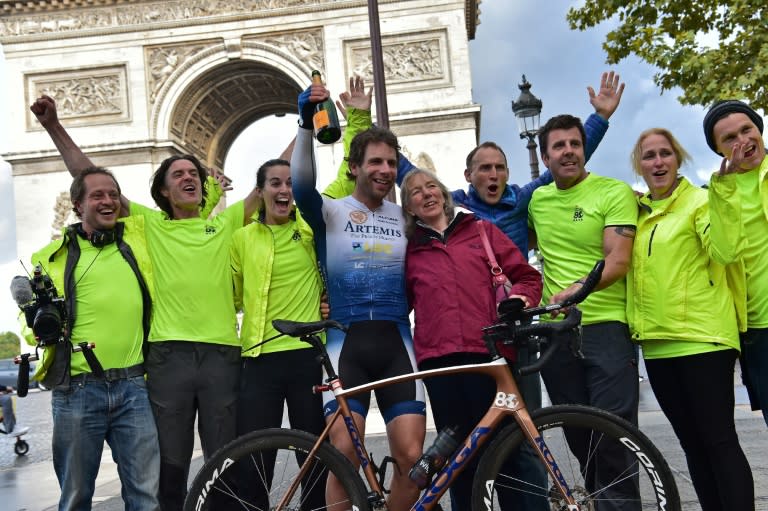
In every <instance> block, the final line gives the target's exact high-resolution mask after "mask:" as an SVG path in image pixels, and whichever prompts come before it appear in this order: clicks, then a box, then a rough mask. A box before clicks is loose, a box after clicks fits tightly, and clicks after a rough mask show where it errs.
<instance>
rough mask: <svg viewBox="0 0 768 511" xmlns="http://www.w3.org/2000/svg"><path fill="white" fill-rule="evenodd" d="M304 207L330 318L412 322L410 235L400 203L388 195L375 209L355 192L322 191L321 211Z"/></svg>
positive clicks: (346, 322)
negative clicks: (331, 193) (407, 291)
mask: <svg viewBox="0 0 768 511" xmlns="http://www.w3.org/2000/svg"><path fill="white" fill-rule="evenodd" d="M299 208H301V204H299ZM302 213H303V214H304V215H305V218H306V220H307V222H308V223H309V225H310V226H312V230H313V231H314V233H315V240H316V243H317V255H318V259H319V261H320V265H321V268H322V269H323V273H324V274H325V277H326V284H327V286H328V298H329V300H330V304H331V318H332V319H335V320H337V321H339V322H341V323H343V324H349V323H351V322H354V321H364V320H373V319H376V320H390V321H397V322H399V323H406V324H407V323H408V303H407V299H406V295H405V248H406V245H407V243H408V240H406V238H405V221H404V219H403V213H402V209H401V208H400V206H398V205H397V204H393V203H391V202H388V201H384V203H383V204H382V205H381V206H380V207H379V208H377V209H376V210H375V211H371V210H369V209H368V208H367V207H366V206H365V205H364V204H363V203H361V202H360V201H358V200H357V199H355V198H353V197H351V196H349V197H344V198H343V199H329V198H327V197H323V198H322V208H321V211H320V212H319V214H318V212H317V211H312V212H310V211H304V210H303V209H302ZM323 233H324V236H323ZM322 240H324V246H323V241H322Z"/></svg>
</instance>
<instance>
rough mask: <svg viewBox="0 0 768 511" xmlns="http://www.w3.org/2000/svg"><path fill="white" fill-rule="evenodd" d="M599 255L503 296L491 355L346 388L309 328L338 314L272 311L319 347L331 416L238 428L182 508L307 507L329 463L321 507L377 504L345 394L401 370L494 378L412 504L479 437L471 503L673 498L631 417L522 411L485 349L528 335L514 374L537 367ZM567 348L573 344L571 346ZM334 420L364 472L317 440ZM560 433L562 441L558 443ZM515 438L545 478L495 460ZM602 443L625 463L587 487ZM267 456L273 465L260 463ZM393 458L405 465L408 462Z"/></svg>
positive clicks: (558, 409)
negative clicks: (518, 495) (326, 498)
mask: <svg viewBox="0 0 768 511" xmlns="http://www.w3.org/2000/svg"><path fill="white" fill-rule="evenodd" d="M603 265H604V264H603V262H602V261H600V262H599V263H598V264H597V265H595V268H594V269H593V271H592V272H591V273H590V275H589V277H588V278H587V279H586V283H585V284H584V286H583V287H582V289H581V290H580V291H579V292H578V293H577V294H576V295H574V296H572V297H571V298H569V299H567V300H566V301H565V302H563V303H560V304H552V305H547V306H541V307H533V308H529V309H522V302H520V301H519V300H508V301H506V302H502V304H500V307H499V308H500V311H499V317H500V319H499V321H498V322H497V323H495V324H493V325H491V326H489V327H486V328H485V329H484V338H485V340H486V344H487V346H488V350H489V352H490V354H491V355H492V360H491V361H490V362H487V363H482V364H473V365H465V366H454V367H447V368H441V369H432V370H428V371H418V372H415V373H412V374H405V375H401V376H397V377H392V378H387V379H384V380H379V381H374V382H371V383H368V384H365V385H360V386H357V387H354V388H350V389H344V388H343V386H342V383H341V381H340V379H339V377H338V375H337V374H336V372H335V370H334V368H333V366H332V364H331V363H330V361H329V360H328V357H327V353H326V352H325V347H324V345H323V344H322V342H321V341H320V339H319V338H318V334H319V333H320V332H322V331H324V330H325V329H327V328H340V329H342V330H343V329H344V327H343V326H342V325H340V324H338V323H336V322H335V321H319V322H313V323H296V322H291V321H281V320H275V321H274V322H273V325H274V326H275V328H276V329H277V331H278V332H280V333H281V334H284V335H290V336H293V337H299V338H301V339H302V340H304V341H305V342H308V343H309V344H311V345H312V346H313V347H314V348H315V349H316V350H317V351H318V353H319V357H318V358H319V360H320V362H321V363H322V364H323V367H324V369H325V371H326V375H327V379H326V381H325V383H324V384H322V385H319V386H316V390H318V391H325V390H330V391H332V392H333V393H334V395H335V397H336V399H337V401H338V405H339V406H338V410H337V411H336V412H335V413H334V414H333V415H332V416H331V417H330V420H329V421H328V425H327V426H326V428H325V430H323V432H322V433H321V434H320V436H313V435H310V434H308V433H305V432H302V431H297V430H290V429H268V430H262V431H255V432H252V433H249V434H246V435H243V436H241V437H239V438H237V439H236V440H234V441H233V442H231V443H230V444H228V445H226V446H224V447H223V448H221V449H220V450H219V451H218V452H216V453H215V454H214V455H213V456H212V457H211V458H210V459H209V460H208V461H207V462H206V463H205V464H204V465H203V467H202V468H201V469H200V472H199V473H198V474H197V476H196V477H195V479H194V481H193V483H192V485H191V487H190V490H189V494H188V496H187V499H186V501H185V505H184V510H185V511H203V510H207V509H212V507H211V503H210V500H211V499H210V498H209V497H210V496H211V495H212V494H214V493H216V494H218V496H217V498H218V501H219V502H221V500H222V498H226V497H229V498H231V502H232V504H233V505H232V506H230V507H231V508H233V509H262V510H267V509H269V510H298V509H302V510H305V509H309V506H308V505H307V504H306V500H307V496H308V495H309V494H310V493H311V492H312V489H313V488H314V489H315V491H317V490H318V488H324V487H325V475H326V473H327V472H328V471H330V472H331V473H333V474H334V475H335V476H336V477H337V478H338V480H339V481H340V482H341V484H342V485H343V487H344V489H345V491H346V493H347V496H348V501H345V502H333V503H325V504H326V507H327V508H333V509H334V510H335V509H353V510H368V509H382V508H386V499H385V494H386V492H387V490H386V488H385V478H386V467H387V464H388V463H387V461H386V460H385V461H384V462H382V464H381V466H377V465H376V464H374V463H373V462H372V458H371V456H370V455H369V454H368V453H367V450H366V447H365V444H364V439H363V438H362V437H361V436H360V435H359V434H358V432H357V429H356V428H355V424H354V421H353V420H352V414H351V412H350V409H349V406H348V405H347V397H349V396H353V395H355V394H358V393H362V392H369V391H371V390H373V389H376V388H379V387H382V386H385V385H390V384H394V383H399V382H403V381H412V380H416V379H424V378H429V377H432V376H440V375H449V374H456V373H461V372H476V373H482V374H486V375H488V376H491V377H492V378H494V380H495V381H496V385H497V393H496V397H495V399H494V400H493V402H492V403H490V406H489V409H488V412H487V413H486V415H485V416H484V417H483V418H482V419H481V421H480V422H479V423H478V424H477V426H475V428H474V429H473V430H472V432H471V433H470V434H469V435H468V436H467V438H465V439H464V440H463V441H462V442H459V443H458V448H457V449H455V451H454V452H453V454H452V455H450V456H448V460H447V462H446V463H445V464H444V466H442V467H441V468H440V469H439V470H438V471H437V473H436V474H434V477H430V479H429V482H428V485H427V487H426V489H425V490H424V491H423V492H422V493H421V496H420V497H419V499H418V500H417V501H416V503H415V504H414V505H413V506H412V508H411V509H412V510H418V511H422V510H423V511H429V510H432V509H442V506H441V504H440V503H439V501H440V498H441V497H442V496H443V494H444V493H445V492H446V490H447V489H448V488H449V487H450V485H451V483H452V482H453V480H454V478H455V477H456V476H457V475H458V474H459V473H460V472H461V471H462V469H463V467H464V465H465V464H466V462H467V461H468V460H469V459H471V458H472V457H473V456H475V455H477V453H478V451H479V450H480V449H481V448H483V446H485V445H487V448H485V449H484V452H483V453H482V455H481V457H480V460H479V463H478V465H477V471H476V473H475V476H474V479H473V485H472V509H474V510H491V509H502V505H501V503H500V501H503V500H504V499H505V495H508V494H509V492H514V491H526V492H536V493H537V494H539V495H542V496H545V497H546V498H547V499H548V502H549V504H550V507H551V509H553V510H568V511H575V510H595V509H596V507H597V506H598V505H599V504H600V503H607V501H608V500H609V498H614V499H616V500H617V502H615V504H617V506H616V507H620V506H621V505H623V504H630V505H629V506H628V507H629V508H631V509H664V510H670V511H676V510H679V509H681V507H680V498H679V495H678V491H677V486H676V485H675V480H674V477H673V475H672V473H671V471H670V469H669V466H668V465H667V463H666V461H665V460H664V458H663V456H662V455H661V453H660V452H659V451H658V449H656V447H655V446H654V445H653V444H652V443H651V441H650V440H649V439H648V438H647V437H646V436H645V435H644V434H643V433H641V432H640V431H639V430H638V429H637V428H636V427H635V426H633V425H632V424H630V423H629V422H627V421H625V420H623V419H621V418H619V417H617V416H614V415H612V414H610V413H608V412H605V411H602V410H599V409H596V408H591V407H586V406H579V405H560V406H551V407H547V408H542V409H540V410H538V411H536V412H534V413H533V414H529V413H528V411H527V409H526V407H525V403H524V402H523V400H522V398H521V396H520V393H519V391H518V388H517V384H516V383H515V380H514V377H513V374H512V372H511V370H510V369H509V366H508V365H507V363H506V361H505V359H504V358H502V357H500V356H499V354H498V352H497V349H496V346H497V343H506V344H517V345H520V344H521V343H524V342H526V343H528V342H531V341H530V338H531V336H534V337H533V338H534V342H535V344H540V345H542V346H545V349H544V350H543V351H542V353H541V357H540V358H539V360H538V361H537V362H536V363H534V364H532V365H531V366H528V367H525V368H522V369H520V371H519V374H530V373H533V372H535V371H538V370H539V369H541V367H543V366H544V365H545V364H546V363H547V361H548V359H549V358H551V356H552V355H553V354H554V350H555V348H556V346H555V345H554V343H553V342H549V341H547V339H545V338H543V336H551V334H553V333H556V332H564V331H568V330H571V329H574V328H580V321H581V312H580V311H579V310H578V308H576V307H573V306H574V305H576V304H577V303H579V302H581V301H583V300H584V299H585V298H586V296H587V295H588V294H589V293H590V292H591V290H592V289H593V288H594V287H595V286H596V285H597V282H599V280H600V275H601V273H602V268H603ZM566 308H569V312H568V314H567V315H566V317H565V319H564V320H562V321H558V322H550V323H544V322H540V323H534V324H528V323H527V320H528V319H529V318H532V317H534V316H538V315H543V314H546V313H550V312H553V311H560V310H563V309H566ZM571 348H572V351H574V353H575V354H578V352H579V348H580V347H579V346H572V347H571ZM508 416H511V417H512V418H513V419H514V422H513V423H512V424H509V425H505V426H504V427H503V428H502V429H501V430H500V431H499V432H498V433H495V430H496V429H497V428H498V427H499V425H500V424H501V423H502V419H504V418H505V417H508ZM339 419H341V420H343V421H344V423H345V424H346V426H347V430H348V432H349V434H350V437H351V439H352V441H353V444H354V446H355V450H356V454H357V456H358V458H359V461H360V467H361V468H362V471H363V477H361V476H360V475H359V474H358V472H357V471H355V470H354V468H353V466H352V464H351V463H350V462H349V461H348V460H347V459H346V458H345V457H344V456H343V455H342V454H341V453H340V452H339V451H337V450H336V449H335V448H334V447H333V446H332V445H331V444H330V442H329V441H328V434H329V430H330V426H331V424H333V423H334V422H335V421H336V420H339ZM566 436H567V437H568V438H566ZM545 439H546V440H545ZM576 439H580V441H577V440H576ZM489 440H490V443H489V444H487V442H488V441H489ZM569 441H570V442H571V443H572V444H570V445H569ZM524 443H527V444H528V445H529V446H530V447H531V448H532V449H533V450H534V451H535V452H536V453H537V454H538V456H539V458H540V459H541V460H542V462H543V463H544V465H545V467H546V470H547V472H548V475H549V476H548V485H547V487H544V488H535V487H531V486H530V484H529V483H527V482H525V481H519V480H513V479H512V478H510V477H508V476H507V475H505V474H504V471H503V468H504V462H505V460H506V459H507V458H508V457H509V456H514V455H515V453H516V451H517V449H518V448H520V446H521V445H523V444H524ZM606 443H613V444H614V445H619V446H621V447H623V449H624V453H625V454H626V456H627V459H628V460H630V462H629V464H628V465H626V466H619V467H618V469H617V470H616V471H615V473H613V474H611V475H612V477H611V478H610V480H605V481H600V482H599V483H597V484H599V487H596V486H595V483H594V482H593V479H592V475H593V474H594V471H595V470H596V468H597V467H596V466H595V465H597V462H596V461H595V460H596V457H595V456H594V454H595V452H596V451H597V450H598V449H599V447H600V446H601V445H605V444H606ZM570 447H574V448H575V449H576V450H577V451H579V453H580V454H581V458H580V459H581V461H579V460H578V459H573V455H572V452H571V448H570ZM273 459H274V460H275V463H274V468H271V462H272V460H273ZM234 467H239V468H237V469H236V468H234ZM396 468H397V467H396ZM600 468H602V467H600ZM399 469H400V470H408V469H410V467H399ZM244 474H248V475H247V479H243V477H244ZM429 475H430V476H431V475H432V474H429ZM585 475H586V478H585ZM602 476H605V474H602ZM363 479H364V480H365V483H366V484H367V486H366V484H364V482H363ZM245 487H247V491H248V492H249V493H250V494H251V495H252V496H253V495H255V497H252V500H250V501H248V500H245V499H244V498H242V497H241V496H240V495H238V493H239V492H240V491H241V489H243V488H245ZM619 501H620V502H619ZM313 509H314V508H313Z"/></svg>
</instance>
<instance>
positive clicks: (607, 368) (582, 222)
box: [528, 115, 638, 509]
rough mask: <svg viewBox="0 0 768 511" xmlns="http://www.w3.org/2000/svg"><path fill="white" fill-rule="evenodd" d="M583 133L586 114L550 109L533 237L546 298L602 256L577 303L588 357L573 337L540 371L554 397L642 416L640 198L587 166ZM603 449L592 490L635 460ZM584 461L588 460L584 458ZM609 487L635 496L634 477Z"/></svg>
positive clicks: (575, 282) (573, 283)
mask: <svg viewBox="0 0 768 511" xmlns="http://www.w3.org/2000/svg"><path fill="white" fill-rule="evenodd" d="M585 140H586V136H585V134H584V127H583V126H582V124H581V121H580V120H579V119H578V118H576V117H573V116H570V115H560V116H557V117H553V118H552V119H550V120H549V121H548V122H547V123H546V124H545V125H544V126H543V127H542V129H541V132H540V134H539V144H540V147H541V156H542V159H543V161H544V164H545V165H546V166H547V167H549V169H550V171H551V172H552V176H553V178H554V182H553V183H551V184H549V185H547V186H542V187H540V188H538V189H537V190H536V191H535V192H534V193H533V198H532V199H531V202H530V204H529V206H528V226H529V228H530V229H531V232H530V240H531V242H532V243H538V247H539V250H541V254H542V256H543V258H544V293H543V296H542V301H543V303H557V302H561V301H563V299H565V298H566V297H568V296H570V295H572V294H573V293H575V292H576V291H577V290H578V289H579V288H580V287H581V285H582V284H583V282H584V280H583V279H584V277H585V276H586V275H587V273H588V272H589V270H590V269H591V268H592V266H593V265H594V264H595V262H596V261H597V260H599V259H605V269H604V270H603V275H602V278H601V280H600V282H599V283H598V285H597V288H596V291H595V292H593V293H592V295H590V296H589V298H587V300H585V301H584V302H583V303H582V304H581V305H580V308H581V309H582V312H583V319H582V323H583V325H584V326H583V345H582V352H583V353H584V358H582V359H577V358H576V357H574V356H573V354H572V353H571V350H570V345H571V343H570V342H567V341H566V342H562V343H560V344H559V346H560V349H559V350H558V352H557V353H556V354H555V356H554V357H553V358H552V360H551V362H550V363H548V364H547V365H546V366H545V367H544V368H543V369H542V371H541V375H542V377H543V379H544V383H545V385H546V387H547V391H548V393H549V397H550V399H551V400H552V402H553V403H554V404H563V403H575V404H584V405H590V406H596V407H598V408H602V409H604V410H607V411H609V412H612V413H614V414H616V415H619V416H621V417H623V418H625V419H627V420H629V421H631V422H632V423H634V424H637V406H638V374H637V352H636V350H635V347H634V346H633V345H632V341H631V340H630V336H629V329H628V327H627V318H626V312H625V309H626V283H625V279H624V277H625V275H626V273H627V271H628V270H629V264H630V260H631V257H632V242H633V240H634V236H635V227H636V224H637V203H636V201H635V198H634V194H633V192H632V190H631V189H630V188H629V186H628V185H626V184H625V183H622V182H621V181H617V180H615V179H610V178H605V177H601V176H597V175H595V174H591V173H589V172H587V170H586V169H585V168H584V144H585ZM566 335H569V336H572V335H573V334H571V333H569V334H566ZM581 440H584V441H588V440H586V439H578V438H569V442H571V448H572V450H574V453H575V454H576V455H577V456H580V452H579V450H578V449H574V444H575V443H577V442H579V441H581ZM598 456H600V457H602V459H604V460H606V463H602V464H601V463H598V464H597V465H598V468H597V470H596V471H595V473H594V474H593V476H594V480H587V481H585V484H587V485H588V486H590V488H588V489H590V490H592V489H594V485H595V484H596V483H597V482H598V481H606V480H614V479H613V478H614V477H617V476H618V474H619V473H621V472H622V470H624V469H626V468H627V467H628V466H629V464H630V463H631V462H632V460H630V459H623V458H622V453H621V450H620V449H615V446H613V445H610V444H608V443H607V442H606V443H604V444H603V445H601V446H600V447H599V449H598ZM609 460H610V463H608V462H607V461H609ZM580 461H581V463H582V465H583V466H586V462H587V460H584V459H580ZM606 492H608V493H611V494H612V496H613V498H608V497H607V496H605V495H604V496H605V497H607V498H606V499H605V502H613V501H615V500H619V501H620V500H625V499H626V501H627V502H632V501H637V499H636V493H637V489H636V487H635V486H634V484H633V480H632V479H631V478H628V479H626V480H625V481H624V482H623V483H621V484H617V485H615V486H612V487H611V488H610V489H608V490H606ZM601 509H603V508H601Z"/></svg>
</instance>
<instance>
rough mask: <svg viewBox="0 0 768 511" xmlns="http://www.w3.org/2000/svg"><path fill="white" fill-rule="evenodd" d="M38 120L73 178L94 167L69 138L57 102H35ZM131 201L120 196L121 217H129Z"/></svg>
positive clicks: (33, 108) (43, 98)
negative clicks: (57, 109)
mask: <svg viewBox="0 0 768 511" xmlns="http://www.w3.org/2000/svg"><path fill="white" fill-rule="evenodd" d="M29 109H30V110H31V111H32V113H33V114H35V117H37V120H38V121H39V122H40V124H41V125H42V127H43V128H45V131H46V132H48V136H50V137H51V140H53V143H54V145H55V146H56V149H58V150H59V154H60V155H61V157H62V159H63V160H64V165H66V167H67V170H68V171H69V173H70V175H71V176H72V177H77V176H78V175H79V174H80V172H81V171H82V170H83V169H87V168H88V167H93V166H94V164H93V162H92V161H91V159H90V158H88V157H87V156H86V155H85V153H84V152H83V151H82V149H80V146H78V145H77V144H75V141H74V140H72V137H70V136H69V133H67V130H66V129H64V126H62V124H61V122H60V121H59V115H58V113H57V112H56V101H54V99H53V98H52V97H50V96H46V95H42V96H40V97H39V98H37V99H36V100H35V102H34V103H32V104H31V105H30V107H29ZM130 206H131V203H130V201H129V200H128V199H127V198H126V197H125V195H120V216H121V217H124V216H128V215H129V214H130Z"/></svg>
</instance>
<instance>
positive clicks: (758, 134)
mask: <svg viewBox="0 0 768 511" xmlns="http://www.w3.org/2000/svg"><path fill="white" fill-rule="evenodd" d="M762 135H763V118H762V117H761V116H760V115H759V114H758V113H757V112H755V111H754V110H753V109H752V108H751V107H750V106H748V105H747V104H746V103H743V102H741V101H737V100H728V101H720V102H718V103H715V104H714V105H713V106H712V107H711V108H710V109H709V111H708V112H707V115H706V116H705V117H704V136H705V137H706V139H707V144H708V145H709V147H710V148H711V149H712V150H713V151H714V152H716V153H717V154H719V155H721V156H723V157H724V158H723V161H722V163H721V164H720V170H719V171H718V172H715V173H714V174H713V175H712V180H711V183H710V188H709V198H710V204H711V207H712V213H713V214H730V215H739V216H740V217H741V225H742V227H743V229H742V231H743V232H742V233H740V234H742V236H739V237H734V239H736V240H739V241H738V242H735V243H734V246H733V247H732V249H733V250H734V251H735V252H736V253H740V254H741V256H742V259H743V262H744V270H745V272H744V273H743V274H740V275H733V276H732V275H729V285H731V286H732V287H734V288H736V289H739V290H740V291H741V292H740V293H739V294H740V296H742V297H743V300H737V303H736V309H737V314H740V315H741V316H742V317H744V314H745V315H746V332H744V333H743V334H742V339H741V340H742V342H741V345H742V346H741V347H742V351H741V369H742V376H743V378H744V383H745V384H746V386H747V390H748V392H749V397H750V401H751V403H752V408H753V409H755V410H758V409H762V411H763V418H764V419H765V421H766V424H768V251H767V250H765V247H766V246H768V158H767V157H766V153H765V143H764V142H763V136H762ZM715 228H716V226H715V224H714V223H713V224H712V229H713V230H714V229H715ZM731 277H734V278H731ZM745 277H746V282H744V278H745ZM744 300H745V301H746V310H744V305H745V304H744V303H743V302H744ZM740 323H741V321H740ZM740 326H741V324H740Z"/></svg>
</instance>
